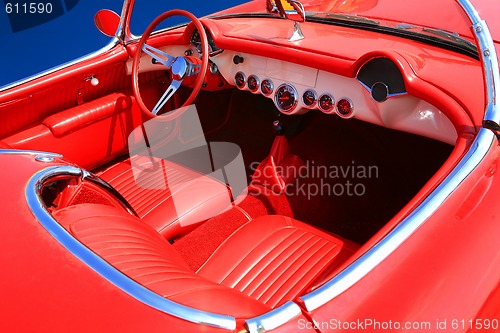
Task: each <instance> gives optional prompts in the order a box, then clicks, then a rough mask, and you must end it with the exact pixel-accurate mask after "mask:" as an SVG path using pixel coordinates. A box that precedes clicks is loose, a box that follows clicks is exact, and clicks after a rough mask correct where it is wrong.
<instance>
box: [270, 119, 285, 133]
mask: <svg viewBox="0 0 500 333" xmlns="http://www.w3.org/2000/svg"><path fill="white" fill-rule="evenodd" d="M273 132H274V134H276V135H283V134H285V127H284V126H283V124H282V123H281V122H280V121H279V120H275V121H273Z"/></svg>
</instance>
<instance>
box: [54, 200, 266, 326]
mask: <svg viewBox="0 0 500 333" xmlns="http://www.w3.org/2000/svg"><path fill="white" fill-rule="evenodd" d="M54 218H55V219H56V220H57V221H58V222H59V223H61V225H63V226H64V227H65V228H66V230H68V231H69V232H70V233H71V234H72V235H73V236H74V237H75V238H76V239H78V240H79V241H80V242H81V243H83V244H84V245H86V246H87V247H88V248H90V249H91V250H92V251H93V252H95V253H96V254H98V255H99V256H100V257H102V258H103V259H104V260H106V261H107V262H108V263H109V264H111V265H112V266H113V267H115V268H116V269H118V270H120V271H121V272H122V273H124V274H125V275H127V276H128V277H129V278H131V279H132V280H134V281H136V282H137V283H139V284H141V285H142V286H144V287H146V288H148V289H150V290H151V291H153V292H155V293H157V294H159V295H161V296H163V297H166V298H168V299H170V300H171V301H174V302H177V303H180V304H182V305H185V306H189V307H192V308H195V309H198V310H203V311H209V312H212V313H218V314H224V315H230V316H233V317H235V318H250V317H254V316H257V315H260V314H262V313H265V312H267V311H269V310H270V308H269V307H268V306H266V305H264V304H263V303H261V302H259V301H257V300H254V299H252V298H250V297H248V296H245V295H243V294H241V293H239V292H238V291H236V290H232V289H231V288H228V287H225V286H222V285H219V284H217V283H215V282H212V281H209V280H207V279H205V278H203V277H201V276H198V275H196V274H195V273H194V272H193V271H191V270H190V269H189V268H188V266H187V265H186V263H185V262H184V261H183V259H182V258H181V257H180V255H179V254H178V253H177V252H176V250H175V249H174V248H173V246H172V245H171V244H170V243H169V242H168V241H167V240H166V239H165V238H164V237H162V236H161V235H160V234H159V233H158V232H157V231H156V230H154V229H153V228H151V227H150V226H149V225H147V224H145V223H143V222H141V221H140V220H139V219H138V218H136V217H134V216H131V215H128V214H127V213H126V212H124V211H121V210H120V209H117V208H115V207H111V206H103V205H95V204H82V205H76V206H70V207H67V208H64V209H62V210H60V211H58V212H57V213H55V214H54ZM214 300H216V301H214Z"/></svg>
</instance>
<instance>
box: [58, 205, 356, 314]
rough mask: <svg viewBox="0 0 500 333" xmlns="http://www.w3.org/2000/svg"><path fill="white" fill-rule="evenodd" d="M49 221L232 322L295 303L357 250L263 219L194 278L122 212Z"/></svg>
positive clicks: (69, 210) (171, 293)
mask: <svg viewBox="0 0 500 333" xmlns="http://www.w3.org/2000/svg"><path fill="white" fill-rule="evenodd" d="M54 217H55V218H56V219H57V220H58V221H59V222H60V223H61V224H62V225H63V226H64V227H65V228H66V229H67V230H68V231H69V232H71V233H72V234H73V235H74V236H75V237H76V238H77V239H78V240H80V241H81V242H82V243H84V244H85V245H86V246H88V247H89V248H90V249H92V250H93V251H94V252H96V253H97V254H99V255H100V256H101V257H102V258H104V259H105V260H107V261H108V262H109V263H111V264H112V265H113V266H115V267H116V268H117V269H119V270H120V271H122V272H123V273H125V274H126V275H128V276H129V277H131V278H132V279H134V280H136V281H137V282H139V283H141V284H142V285H144V286H146V287H147V288H149V289H151V290H153V291H155V292H156V293H158V294H160V295H162V296H164V297H167V298H169V299H171V300H174V301H176V302H179V303H181V304H184V305H188V306H191V307H194V308H197V309H200V310H205V311H212V312H216V313H223V314H230V315H232V316H235V317H237V318H246V317H251V316H256V315H259V314H262V313H264V312H266V311H268V310H269V309H272V308H275V307H276V306H279V305H281V304H282V303H284V302H286V301H289V300H293V299H294V298H295V297H296V296H297V295H299V294H300V292H302V291H303V290H304V289H306V288H307V287H308V286H310V285H311V283H312V282H313V281H314V280H315V279H318V278H321V276H324V275H325V274H327V273H328V272H329V271H332V270H333V269H334V268H335V267H336V265H338V263H339V262H341V261H342V260H345V259H346V258H347V257H348V256H350V255H352V253H354V251H355V250H356V248H357V245H355V244H353V243H352V242H349V241H346V240H342V239H340V238H339V237H336V236H334V235H329V234H327V233H325V232H322V231H319V230H317V229H315V228H312V227H310V226H308V225H306V224H304V223H302V222H299V221H296V220H293V219H291V218H289V217H285V216H279V215H272V216H262V217H259V218H257V219H254V220H251V221H248V222H247V223H245V224H244V225H243V226H241V227H240V228H238V229H237V230H235V231H234V232H233V233H232V234H231V235H230V236H229V237H228V238H227V239H226V240H225V242H224V243H223V244H221V245H220V246H219V247H218V248H217V249H216V250H215V252H214V253H213V254H212V256H211V257H210V258H209V259H208V260H207V261H206V262H205V263H204V264H203V265H202V267H201V268H200V269H198V271H197V272H193V271H191V270H190V269H189V267H188V265H187V264H186V263H185V262H184V260H183V259H182V257H181V256H180V255H179V253H178V252H177V251H176V250H175V249H174V247H173V246H172V245H171V244H169V243H168V242H167V240H166V239H165V238H164V237H162V236H161V235H160V234H159V233H158V232H157V231H155V230H154V229H153V228H151V227H150V226H148V225H147V224H146V223H143V222H141V221H140V220H139V219H138V218H135V217H133V216H131V215H130V214H128V213H126V212H124V211H123V210H119V209H116V208H114V207H110V206H104V205H95V204H90V205H89V204H80V205H74V206H69V207H66V208H64V209H61V210H58V211H57V212H56V213H55V214H54ZM256 239H258V240H259V241H258V242H255V240H256ZM123 248H126V249H128V250H127V251H126V252H123V251H122V249H123ZM315 258H320V259H319V260H318V259H315ZM214 299H216V300H217V302H213V300H214Z"/></svg>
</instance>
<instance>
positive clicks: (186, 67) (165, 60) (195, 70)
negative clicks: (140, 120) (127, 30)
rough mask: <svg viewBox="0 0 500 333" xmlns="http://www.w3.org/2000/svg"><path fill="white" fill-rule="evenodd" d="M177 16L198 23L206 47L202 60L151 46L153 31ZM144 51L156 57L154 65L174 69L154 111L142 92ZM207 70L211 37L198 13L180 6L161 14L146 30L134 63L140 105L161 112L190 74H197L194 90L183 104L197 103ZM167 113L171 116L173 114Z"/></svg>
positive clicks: (136, 95) (202, 46) (144, 108)
mask: <svg viewBox="0 0 500 333" xmlns="http://www.w3.org/2000/svg"><path fill="white" fill-rule="evenodd" d="M176 15H179V16H184V17H187V18H188V19H190V20H191V21H192V22H193V23H194V25H195V27H196V29H198V32H199V34H200V40H201V49H202V56H201V63H200V60H199V59H197V58H194V57H184V56H179V57H175V56H172V55H170V54H167V53H165V52H163V51H161V50H159V49H157V48H155V47H152V46H151V45H148V44H147V43H146V42H147V40H148V39H149V37H150V36H151V33H152V32H153V30H154V29H155V28H156V27H157V26H158V24H160V23H161V22H162V21H164V20H166V19H167V18H169V17H172V16H176ZM142 52H144V53H146V54H148V55H149V56H151V58H152V60H151V61H152V62H153V63H154V64H161V65H163V66H164V67H166V68H167V69H168V70H170V73H171V79H172V81H171V83H170V86H169V87H168V88H167V90H166V91H165V92H164V93H163V95H162V96H161V97H160V99H159V100H158V102H157V103H156V105H155V106H154V108H153V109H152V110H150V109H149V108H148V107H147V106H146V105H145V104H144V102H143V100H142V98H141V93H140V91H139V64H140V62H141V55H142ZM207 69H208V39H207V34H206V33H205V29H204V28H203V25H202V24H201V22H200V20H198V19H197V18H196V16H194V15H193V14H191V13H190V12H187V11H185V10H180V9H175V10H169V11H167V12H165V13H163V14H161V15H160V16H158V17H157V18H156V19H155V20H154V21H153V22H151V24H150V25H149V26H148V28H147V29H146V31H144V33H143V34H142V38H141V39H140V41H139V44H137V51H136V52H135V55H134V62H133V64H132V89H133V91H134V95H135V98H136V100H137V104H138V105H139V107H140V108H141V110H142V111H143V112H145V113H146V114H148V115H151V114H153V115H157V114H158V112H159V111H160V110H161V108H162V107H163V106H164V105H165V104H166V103H167V102H168V100H169V99H170V98H171V97H172V96H173V95H174V94H175V92H176V91H177V89H179V87H180V86H181V84H182V81H184V79H185V78H187V77H190V76H196V78H195V82H194V87H193V91H192V92H191V94H190V95H189V97H188V99H187V100H186V101H185V102H184V104H183V105H182V106H183V107H184V106H188V105H190V104H192V103H193V101H194V99H195V98H196V96H197V95H198V93H199V92H200V90H201V87H202V85H203V80H204V78H205V75H206V73H207ZM174 113H175V112H174ZM165 116H170V113H169V114H167V115H165ZM172 116H175V117H177V116H178V115H172ZM169 118H170V117H169Z"/></svg>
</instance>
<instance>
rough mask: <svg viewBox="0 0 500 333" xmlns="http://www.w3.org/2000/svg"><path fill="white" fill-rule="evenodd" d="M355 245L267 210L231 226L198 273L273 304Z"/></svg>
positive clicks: (305, 284)
mask: <svg viewBox="0 0 500 333" xmlns="http://www.w3.org/2000/svg"><path fill="white" fill-rule="evenodd" d="M357 248H358V245H357V244H354V243H352V242H350V241H347V240H342V239H341V238H340V237H338V236H334V235H330V234H327V233H326V232H323V231H321V230H318V229H315V228H313V227H311V226H309V225H307V224H305V223H302V222H299V221H296V220H294V219H292V218H289V217H285V216H278V215H268V216H262V217H259V218H257V219H254V220H252V221H250V222H248V223H246V224H244V225H243V226H242V227H240V228H239V229H238V230H236V231H235V232H234V233H233V234H232V235H231V236H230V237H229V238H228V239H226V241H225V242H224V243H222V244H221V245H220V246H219V247H218V248H217V250H216V251H215V252H214V253H213V254H212V256H211V257H210V258H209V259H208V260H207V261H206V262H205V263H204V264H203V266H202V267H201V268H200V269H198V271H197V273H198V274H199V275H200V276H203V277H205V278H207V279H209V280H212V281H214V282H216V283H218V284H221V285H224V286H227V287H229V288H232V289H235V290H238V291H240V292H241V293H243V294H245V295H248V296H250V297H252V298H254V299H256V300H259V301H260V302H262V303H265V304H266V305H268V306H270V307H271V308H275V307H277V306H279V305H281V304H283V303H285V302H286V301H289V300H292V299H294V298H295V297H297V296H298V295H300V293H301V292H302V291H303V290H304V289H306V288H307V287H308V286H309V285H310V284H311V283H312V282H313V281H314V280H315V279H316V278H317V277H318V276H320V275H323V274H324V272H325V271H326V270H328V271H331V270H333V269H334V268H335V267H337V266H338V265H339V264H340V263H341V262H342V261H344V260H345V259H347V258H348V257H349V256H351V255H352V254H353V252H354V251H355V250H356V249H357Z"/></svg>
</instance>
